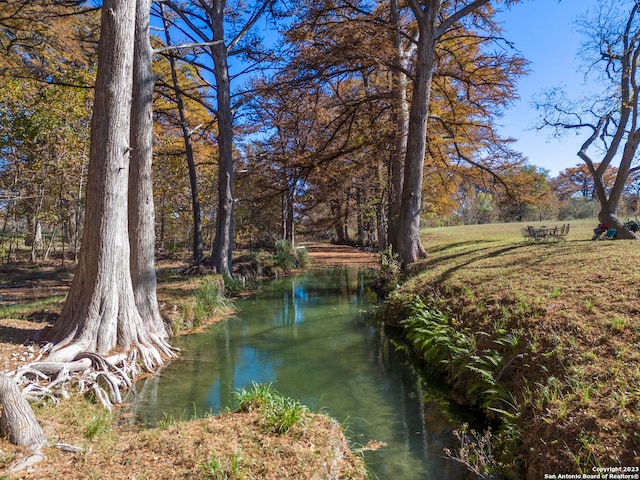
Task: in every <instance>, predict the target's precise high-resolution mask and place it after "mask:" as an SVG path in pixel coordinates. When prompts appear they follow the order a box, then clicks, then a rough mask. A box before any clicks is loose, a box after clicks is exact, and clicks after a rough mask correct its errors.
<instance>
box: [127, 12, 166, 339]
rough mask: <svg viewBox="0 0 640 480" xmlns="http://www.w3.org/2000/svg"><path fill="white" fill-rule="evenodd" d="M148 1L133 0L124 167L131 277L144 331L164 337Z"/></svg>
mask: <svg viewBox="0 0 640 480" xmlns="http://www.w3.org/2000/svg"><path fill="white" fill-rule="evenodd" d="M150 11H151V0H137V2H136V29H135V40H134V58H133V93H132V105H131V136H130V142H131V164H130V168H129V198H128V201H129V245H130V248H131V267H130V270H131V280H132V283H133V293H134V298H135V303H136V306H137V308H138V312H139V313H140V315H141V317H142V321H143V323H144V328H145V330H146V331H147V332H148V333H150V334H152V335H154V336H156V337H157V338H158V339H159V340H160V341H162V342H164V341H165V340H166V338H167V337H168V334H167V331H166V328H165V327H164V322H163V320H162V316H161V315H160V310H159V307H158V299H157V297H156V287H157V279H156V267H155V238H156V236H155V208H154V201H153V176H152V164H153V87H154V84H155V82H156V76H155V75H154V73H153V70H152V68H151V63H152V55H153V51H152V49H151V43H150V42H149V15H150Z"/></svg>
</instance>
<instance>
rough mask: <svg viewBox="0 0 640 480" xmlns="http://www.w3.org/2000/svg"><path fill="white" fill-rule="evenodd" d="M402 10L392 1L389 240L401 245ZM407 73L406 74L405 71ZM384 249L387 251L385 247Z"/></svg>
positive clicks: (405, 119)
mask: <svg viewBox="0 0 640 480" xmlns="http://www.w3.org/2000/svg"><path fill="white" fill-rule="evenodd" d="M399 11H400V7H399V5H398V0H391V8H390V16H391V23H392V25H393V26H394V27H395V29H396V30H395V32H394V35H393V47H394V51H395V54H396V63H397V66H396V68H395V69H394V70H393V71H392V72H391V75H392V78H393V87H392V98H393V105H392V110H391V121H392V122H393V124H394V125H395V132H394V139H393V150H392V151H391V154H390V156H389V214H388V219H387V223H388V228H389V231H388V234H387V239H388V240H387V241H388V242H390V243H391V244H392V245H397V243H398V241H397V236H398V233H399V232H400V230H399V223H400V207H401V204H402V186H403V184H404V161H405V157H406V154H407V133H408V129H409V105H408V102H407V86H408V85H407V84H408V81H407V74H406V73H405V72H406V71H408V70H409V62H408V58H407V55H406V54H405V51H404V47H403V35H402V32H401V31H400V13H399ZM402 70H404V71H402ZM381 248H382V249H383V250H384V249H385V248H386V245H385V246H384V247H381Z"/></svg>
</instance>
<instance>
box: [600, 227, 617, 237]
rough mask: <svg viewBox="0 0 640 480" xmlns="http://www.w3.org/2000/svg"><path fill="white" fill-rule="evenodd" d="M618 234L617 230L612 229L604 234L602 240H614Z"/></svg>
mask: <svg viewBox="0 0 640 480" xmlns="http://www.w3.org/2000/svg"><path fill="white" fill-rule="evenodd" d="M616 233H618V230H616V229H615V228H610V229H609V230H607V233H605V234H604V237H602V240H613V237H615V236H616Z"/></svg>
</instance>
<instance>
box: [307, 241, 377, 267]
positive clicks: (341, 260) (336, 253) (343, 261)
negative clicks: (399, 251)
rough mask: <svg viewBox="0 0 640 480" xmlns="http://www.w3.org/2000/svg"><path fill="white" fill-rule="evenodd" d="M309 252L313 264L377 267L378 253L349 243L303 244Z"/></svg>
mask: <svg viewBox="0 0 640 480" xmlns="http://www.w3.org/2000/svg"><path fill="white" fill-rule="evenodd" d="M303 245H304V246H305V248H306V249H307V251H308V252H309V258H311V262H312V265H314V266H321V267H322V266H327V265H352V266H356V267H377V266H378V265H379V262H378V255H377V254H375V253H369V252H363V251H362V250H358V249H357V248H353V247H350V246H348V245H331V244H328V243H310V244H303Z"/></svg>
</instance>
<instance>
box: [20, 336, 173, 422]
mask: <svg viewBox="0 0 640 480" xmlns="http://www.w3.org/2000/svg"><path fill="white" fill-rule="evenodd" d="M158 345H159V347H158V348H156V347H155V346H148V345H142V344H138V345H137V346H136V348H133V349H131V351H130V352H129V354H118V355H113V356H111V357H104V356H102V355H99V354H97V353H93V352H85V351H80V352H78V345H73V344H72V345H68V346H67V347H64V348H62V349H59V350H57V351H55V354H54V355H53V357H54V360H53V361H49V360H47V359H44V360H40V356H39V357H38V360H39V361H36V362H34V363H31V364H28V365H22V366H20V367H18V368H17V369H16V370H15V371H14V372H12V373H10V374H9V375H11V376H13V377H14V380H13V381H14V382H15V383H17V384H18V385H19V386H20V387H21V389H22V394H23V395H24V396H25V397H26V398H27V399H29V400H32V401H38V400H41V399H43V398H48V399H51V400H52V401H57V399H58V397H68V396H69V393H68V391H67V388H68V386H69V384H70V383H72V382H77V387H78V390H79V392H80V393H86V392H90V393H92V394H93V395H94V397H95V399H96V400H98V401H99V402H100V403H101V404H102V405H103V406H104V407H105V408H108V409H111V408H112V406H113V405H114V404H117V403H122V394H121V390H122V389H130V388H131V387H132V385H133V378H135V377H136V376H137V375H138V374H139V373H140V372H139V369H138V368H139V364H141V365H142V367H143V368H144V369H145V370H146V371H149V372H153V371H155V370H156V369H158V368H160V367H161V366H162V365H163V364H164V358H163V357H168V358H175V357H176V356H177V354H176V350H174V349H173V348H171V346H169V344H168V343H166V342H161V343H159V344H158ZM48 349H49V350H50V349H51V348H50V347H48ZM70 354H73V357H70ZM67 358H68V360H65V359H67Z"/></svg>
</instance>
